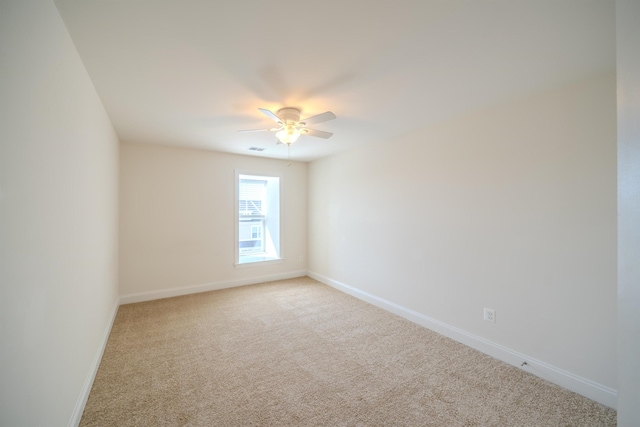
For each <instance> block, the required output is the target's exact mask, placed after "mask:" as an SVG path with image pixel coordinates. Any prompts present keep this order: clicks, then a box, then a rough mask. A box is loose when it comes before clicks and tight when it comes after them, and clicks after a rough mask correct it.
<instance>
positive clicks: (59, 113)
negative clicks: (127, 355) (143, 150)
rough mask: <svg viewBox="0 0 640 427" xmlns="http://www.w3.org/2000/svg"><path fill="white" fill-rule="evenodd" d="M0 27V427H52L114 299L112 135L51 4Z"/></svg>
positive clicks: (75, 391)
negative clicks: (38, 426)
mask: <svg viewBox="0 0 640 427" xmlns="http://www.w3.org/2000/svg"><path fill="white" fill-rule="evenodd" d="M0 29H1V30H0V58H2V59H1V60H0V425H3V426H37V425H42V426H63V425H67V424H69V423H73V422H74V421H73V419H72V418H74V417H75V416H77V413H76V412H77V409H78V407H81V406H82V404H83V402H84V401H83V398H84V397H86V394H84V392H85V391H86V390H84V389H83V387H85V386H86V385H87V384H88V383H90V379H91V378H90V377H91V376H92V368H93V367H94V364H95V362H96V360H97V358H96V357H97V356H98V355H99V353H100V351H101V346H102V343H103V338H104V336H105V332H106V330H107V328H108V327H109V325H110V322H111V320H112V317H113V314H114V311H115V307H116V302H117V297H118V287H117V244H118V242H117V219H118V217H117V215H118V193H117V192H118V188H117V187H118V182H117V179H118V175H117V171H118V139H117V137H116V135H115V132H114V130H113V128H112V126H111V123H110V121H109V119H108V117H107V115H106V114H105V111H104V109H103V107H102V104H101V102H100V99H99V98H98V96H97V94H96V92H95V90H94V88H93V85H92V83H91V81H90V80H89V77H88V76H87V73H86V72H85V69H84V67H83V65H82V63H81V61H80V59H79V57H78V55H77V53H76V50H75V47H74V45H73V44H72V42H71V39H70V38H69V35H68V34H67V30H66V28H65V27H64V25H63V23H62V20H61V19H60V16H59V15H58V12H57V10H56V8H55V6H54V4H53V3H52V2H51V1H48V0H42V1H40V0H19V1H18V0H16V1H5V0H3V1H2V2H0ZM74 408H75V409H74Z"/></svg>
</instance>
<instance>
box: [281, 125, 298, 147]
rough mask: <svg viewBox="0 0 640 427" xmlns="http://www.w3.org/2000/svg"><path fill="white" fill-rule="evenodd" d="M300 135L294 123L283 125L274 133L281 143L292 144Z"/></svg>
mask: <svg viewBox="0 0 640 427" xmlns="http://www.w3.org/2000/svg"><path fill="white" fill-rule="evenodd" d="M299 136H300V130H299V129H297V128H296V127H295V126H294V125H284V127H283V128H282V130H281V131H279V132H278V133H276V138H278V140H279V141H280V142H282V143H283V144H287V145H289V144H293V143H294V142H296V140H297V139H298V137H299Z"/></svg>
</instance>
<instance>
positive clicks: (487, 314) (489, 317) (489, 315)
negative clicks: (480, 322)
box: [484, 307, 496, 323]
mask: <svg viewBox="0 0 640 427" xmlns="http://www.w3.org/2000/svg"><path fill="white" fill-rule="evenodd" d="M484 320H486V321H487V322H491V323H496V311H495V310H494V309H492V308H486V307H485V309H484Z"/></svg>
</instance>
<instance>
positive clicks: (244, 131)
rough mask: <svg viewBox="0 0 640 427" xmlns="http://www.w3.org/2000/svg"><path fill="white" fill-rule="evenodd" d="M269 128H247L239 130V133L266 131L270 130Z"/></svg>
mask: <svg viewBox="0 0 640 427" xmlns="http://www.w3.org/2000/svg"><path fill="white" fill-rule="evenodd" d="M270 130H271V129H247V130H239V131H238V132H239V133H247V132H266V131H270Z"/></svg>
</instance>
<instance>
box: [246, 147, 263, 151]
mask: <svg viewBox="0 0 640 427" xmlns="http://www.w3.org/2000/svg"><path fill="white" fill-rule="evenodd" d="M264 150H265V149H264V148H262V147H249V151H264Z"/></svg>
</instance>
